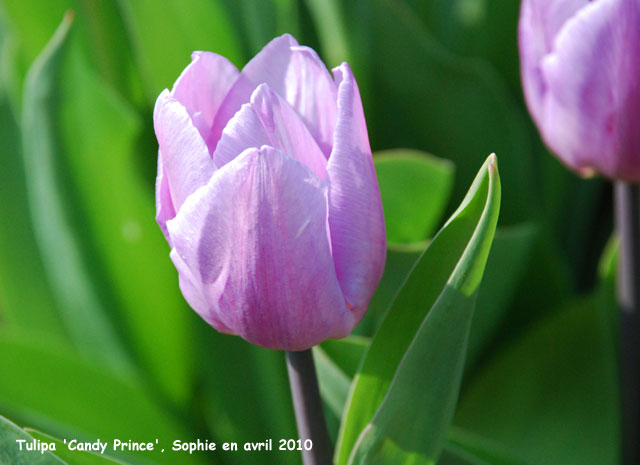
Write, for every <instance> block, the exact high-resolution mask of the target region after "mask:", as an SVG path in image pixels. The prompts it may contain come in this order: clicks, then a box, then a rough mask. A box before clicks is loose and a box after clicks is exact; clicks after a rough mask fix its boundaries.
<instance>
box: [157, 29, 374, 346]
mask: <svg viewBox="0 0 640 465" xmlns="http://www.w3.org/2000/svg"><path fill="white" fill-rule="evenodd" d="M333 75H334V77H333V78H332V76H331V75H330V74H329V72H328V71H327V69H326V67H325V66H324V64H323V63H322V61H321V60H320V59H319V58H318V56H317V54H316V53H315V52H314V51H313V50H311V49H310V48H307V47H301V46H299V45H298V43H297V42H296V40H295V39H294V38H293V37H291V36H290V35H284V36H282V37H279V38H276V39H274V40H273V41H271V42H270V43H269V44H268V45H267V46H266V47H265V48H264V49H263V50H262V51H261V52H260V53H259V54H258V55H256V56H255V57H254V58H253V59H252V60H251V61H250V62H249V63H248V64H247V65H246V66H245V67H244V69H243V70H242V72H239V71H238V70H237V69H236V68H235V67H234V66H233V65H232V64H231V63H230V62H229V61H228V60H226V59H225V58H223V57H221V56H219V55H216V54H214V53H208V52H195V53H194V54H193V55H192V62H191V64H190V65H189V66H187V68H186V69H185V70H184V71H183V73H182V74H181V75H180V77H179V78H178V80H177V81H176V82H175V84H174V86H173V89H172V90H171V91H168V90H165V91H163V92H162V94H161V95H160V96H159V97H158V100H157V102H156V106H155V111H154V123H155V131H156V136H157V138H158V142H159V146H160V150H159V159H158V178H157V183H156V207H157V221H158V224H159V225H160V227H161V228H162V230H163V232H164V234H165V237H166V238H167V241H168V242H169V245H170V246H171V258H172V260H173V263H174V265H175V266H176V268H177V270H178V274H179V280H180V288H181V290H182V293H183V295H184V297H185V298H186V300H187V301H188V302H189V304H190V305H191V307H193V308H194V309H195V310H196V311H197V312H198V313H199V314H200V316H202V318H204V319H205V320H206V321H207V322H208V323H209V324H211V325H212V326H213V327H214V328H216V329H218V330H219V331H221V332H223V333H228V334H238V335H240V336H241V337H243V338H244V339H246V340H247V341H249V342H252V343H254V344H257V345H260V346H263V347H268V348H272V349H285V350H303V349H306V348H309V347H311V346H313V345H315V344H318V343H320V342H322V341H323V340H325V339H327V338H340V337H345V336H347V335H348V334H349V333H350V332H351V330H352V329H353V328H354V326H355V325H356V324H357V323H358V322H359V321H360V320H361V318H362V317H363V315H364V313H365V311H366V309H367V306H368V304H369V300H370V299H371V296H372V294H373V291H374V290H375V288H376V287H377V284H378V282H379V280H380V277H381V275H382V271H383V267H384V261H385V254H386V245H385V244H386V241H385V230H384V219H383V215H382V204H381V200H380V192H379V190H378V183H377V179H376V174H375V170H374V167H373V162H372V157H371V149H370V147H369V140H368V135H367V128H366V123H365V118H364V114H363V111H362V103H361V101H360V94H359V92H358V87H357V85H356V81H355V79H354V77H353V74H352V72H351V69H350V68H349V66H348V65H347V64H346V63H343V64H342V65H340V66H338V67H337V68H335V69H334V70H333Z"/></svg>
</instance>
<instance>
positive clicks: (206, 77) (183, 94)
mask: <svg viewBox="0 0 640 465" xmlns="http://www.w3.org/2000/svg"><path fill="white" fill-rule="evenodd" d="M191 59H192V61H191V63H190V64H189V66H187V67H186V68H185V70H184V71H183V72H182V74H181V75H180V77H178V79H177V80H176V82H175V84H174V85H173V89H172V91H171V94H172V95H173V97H174V98H175V99H176V100H178V101H179V102H180V103H181V104H182V105H184V107H185V108H186V109H187V112H188V113H189V115H190V116H191V119H192V120H193V121H194V123H195V125H196V127H197V128H198V130H199V131H200V134H201V135H202V138H203V139H204V140H205V142H206V143H207V146H208V148H209V152H210V153H213V151H214V149H215V142H217V141H212V140H210V139H211V136H212V135H211V129H212V127H213V122H214V119H215V117H216V115H217V113H218V110H219V109H220V106H221V105H222V102H223V101H224V99H225V97H226V96H227V94H228V93H229V90H231V87H232V86H233V85H234V84H235V82H236V81H237V80H238V77H239V76H240V71H238V69H237V68H236V67H235V66H234V65H233V64H231V62H230V61H229V60H227V59H226V58H224V57H222V56H220V55H217V54H215V53H211V52H193V53H192V54H191Z"/></svg>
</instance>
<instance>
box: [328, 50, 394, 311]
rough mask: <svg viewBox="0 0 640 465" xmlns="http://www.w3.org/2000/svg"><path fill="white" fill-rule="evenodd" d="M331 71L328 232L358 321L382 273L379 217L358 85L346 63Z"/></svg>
mask: <svg viewBox="0 0 640 465" xmlns="http://www.w3.org/2000/svg"><path fill="white" fill-rule="evenodd" d="M333 72H334V75H335V76H336V81H337V82H338V83H339V87H338V123H337V126H336V130H335V136H334V146H333V151H332V152H331V157H330V158H329V163H328V165H327V173H328V177H329V227H330V231H331V243H332V250H333V257H334V262H335V266H336V273H337V275H338V281H339V282H340V286H341V288H342V292H343V293H344V295H345V297H346V299H347V301H348V302H349V304H350V305H351V307H352V308H353V311H354V314H355V316H356V319H358V320H359V319H360V318H362V316H363V315H364V312H365V311H366V308H367V305H368V303H369V299H370V297H371V295H372V294H373V291H374V290H375V288H376V286H377V285H378V282H379V281H380V277H381V276H382V271H383V268H384V262H385V256H386V240H385V229H384V217H383V213H382V201H381V199H380V191H379V189H378V182H377V178H376V172H375V169H374V166H373V159H372V157H371V148H370V147H369V138H368V135H367V127H366V123H365V118H364V112H363V110H362V103H361V101H360V93H359V91H358V86H357V84H356V81H355V79H354V77H353V74H352V72H351V69H350V68H349V65H347V64H346V63H343V64H342V65H341V66H339V67H337V68H335V69H334V70H333Z"/></svg>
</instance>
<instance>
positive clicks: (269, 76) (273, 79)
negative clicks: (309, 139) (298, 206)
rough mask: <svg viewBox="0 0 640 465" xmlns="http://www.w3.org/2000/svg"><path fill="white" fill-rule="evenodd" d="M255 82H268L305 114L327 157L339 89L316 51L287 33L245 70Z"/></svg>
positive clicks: (302, 114)
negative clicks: (303, 45)
mask: <svg viewBox="0 0 640 465" xmlns="http://www.w3.org/2000/svg"><path fill="white" fill-rule="evenodd" d="M242 74H243V75H244V76H246V77H247V78H248V79H249V80H251V81H252V82H254V83H255V84H256V85H258V84H261V83H266V84H268V85H269V87H271V88H272V89H273V90H275V92H276V93H278V94H279V95H280V96H281V97H282V98H284V99H285V100H286V101H287V102H288V103H289V105H291V106H292V107H293V108H294V109H295V110H296V111H297V112H298V114H299V115H300V116H301V117H302V120H303V121H304V122H305V124H306V125H307V127H308V128H309V131H310V132H311V135H313V137H314V139H315V140H316V142H317V144H318V146H319V147H320V150H322V152H323V153H324V154H325V157H328V156H329V154H330V152H331V147H332V146H333V129H334V127H335V124H336V118H337V111H338V109H337V105H336V100H337V88H336V85H335V83H334V82H333V79H331V75H330V74H329V71H328V70H327V68H326V66H325V65H324V63H323V62H322V60H320V58H319V57H318V55H317V54H316V52H315V51H313V50H312V49H310V48H309V47H301V46H299V45H298V43H297V42H296V40H295V39H294V38H293V37H291V36H290V35H288V34H285V35H283V36H281V37H278V38H276V39H274V40H272V41H271V42H269V44H267V45H266V46H265V47H264V48H263V49H262V51H261V52H260V53H258V55H256V56H255V57H254V58H253V59H252V60H251V61H250V62H249V63H247V65H246V66H245V67H244V69H243V70H242Z"/></svg>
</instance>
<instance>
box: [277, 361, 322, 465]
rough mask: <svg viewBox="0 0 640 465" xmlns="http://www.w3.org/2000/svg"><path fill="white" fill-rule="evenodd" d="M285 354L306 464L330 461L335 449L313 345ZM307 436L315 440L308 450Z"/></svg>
mask: <svg viewBox="0 0 640 465" xmlns="http://www.w3.org/2000/svg"><path fill="white" fill-rule="evenodd" d="M286 358H287V371H288V372H289V384H290V385H291V398H292V400H293V409H294V410H295V413H296V423H297V425H298V435H299V436H300V440H301V443H302V462H303V463H304V465H329V464H331V463H332V456H333V452H332V450H331V449H332V447H331V441H330V440H329V433H328V431H327V423H326V421H325V418H324V412H323V411H322V400H321V399H320V391H319V389H318V378H317V376H316V367H315V365H314V363H313V355H312V353H311V349H307V350H303V351H300V352H291V351H287V352H286ZM307 439H311V441H313V445H312V447H310V448H309V450H307V449H308V448H307V447H305V440H307Z"/></svg>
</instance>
